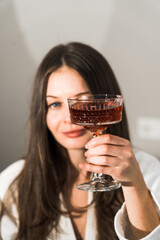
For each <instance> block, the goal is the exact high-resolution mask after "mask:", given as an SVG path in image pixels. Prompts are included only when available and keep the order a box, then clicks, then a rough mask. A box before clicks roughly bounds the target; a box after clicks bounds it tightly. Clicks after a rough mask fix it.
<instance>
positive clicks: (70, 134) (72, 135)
mask: <svg viewBox="0 0 160 240" xmlns="http://www.w3.org/2000/svg"><path fill="white" fill-rule="evenodd" d="M63 134H64V135H65V136H67V137H69V138H76V137H81V136H83V135H84V134H86V130H85V129H84V128H83V129H77V130H72V131H67V132H63Z"/></svg>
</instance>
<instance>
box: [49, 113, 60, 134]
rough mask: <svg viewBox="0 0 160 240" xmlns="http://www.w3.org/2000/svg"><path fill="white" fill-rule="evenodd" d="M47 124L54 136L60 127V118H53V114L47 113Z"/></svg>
mask: <svg viewBox="0 0 160 240" xmlns="http://www.w3.org/2000/svg"><path fill="white" fill-rule="evenodd" d="M46 123H47V127H48V129H49V130H50V132H51V133H52V135H54V134H55V132H56V130H57V128H58V125H59V124H58V123H59V120H58V118H54V117H53V116H51V114H49V113H47V116H46Z"/></svg>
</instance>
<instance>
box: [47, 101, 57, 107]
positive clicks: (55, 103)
mask: <svg viewBox="0 0 160 240" xmlns="http://www.w3.org/2000/svg"><path fill="white" fill-rule="evenodd" d="M59 106H60V103H59V102H54V103H51V104H49V106H48V108H57V107H59Z"/></svg>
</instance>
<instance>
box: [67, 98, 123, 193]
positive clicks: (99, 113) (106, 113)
mask: <svg viewBox="0 0 160 240" xmlns="http://www.w3.org/2000/svg"><path fill="white" fill-rule="evenodd" d="M68 104H69V110H70V116H71V121H72V123H73V124H77V125H80V126H83V127H84V128H85V129H87V130H89V131H91V133H92V135H93V137H97V136H99V135H101V134H102V133H103V131H104V130H106V129H107V128H108V127H110V126H111V125H113V124H116V123H119V122H120V121H121V120H122V109H123V97H122V96H121V95H114V94H85V95H80V96H78V97H73V98H69V99H68ZM120 186H121V184H120V182H118V181H117V180H114V179H113V178H112V177H111V176H109V175H105V177H104V176H103V175H102V173H99V174H98V173H94V174H93V177H92V179H91V181H90V182H85V183H82V184H80V185H77V188H78V189H80V190H84V191H91V192H96V191H100V192H101V191H110V190H115V189H117V188H119V187H120Z"/></svg>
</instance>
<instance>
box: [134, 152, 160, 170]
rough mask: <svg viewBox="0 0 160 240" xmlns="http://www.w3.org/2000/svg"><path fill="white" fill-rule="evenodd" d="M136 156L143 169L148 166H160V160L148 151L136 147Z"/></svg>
mask: <svg viewBox="0 0 160 240" xmlns="http://www.w3.org/2000/svg"><path fill="white" fill-rule="evenodd" d="M134 154H135V157H136V159H137V161H138V163H139V165H140V167H141V168H142V170H143V171H145V169H147V168H150V169H151V168H155V167H158V168H160V160H159V159H158V158H157V157H155V156H153V155H152V154H150V153H148V152H144V151H142V150H137V149H134Z"/></svg>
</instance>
